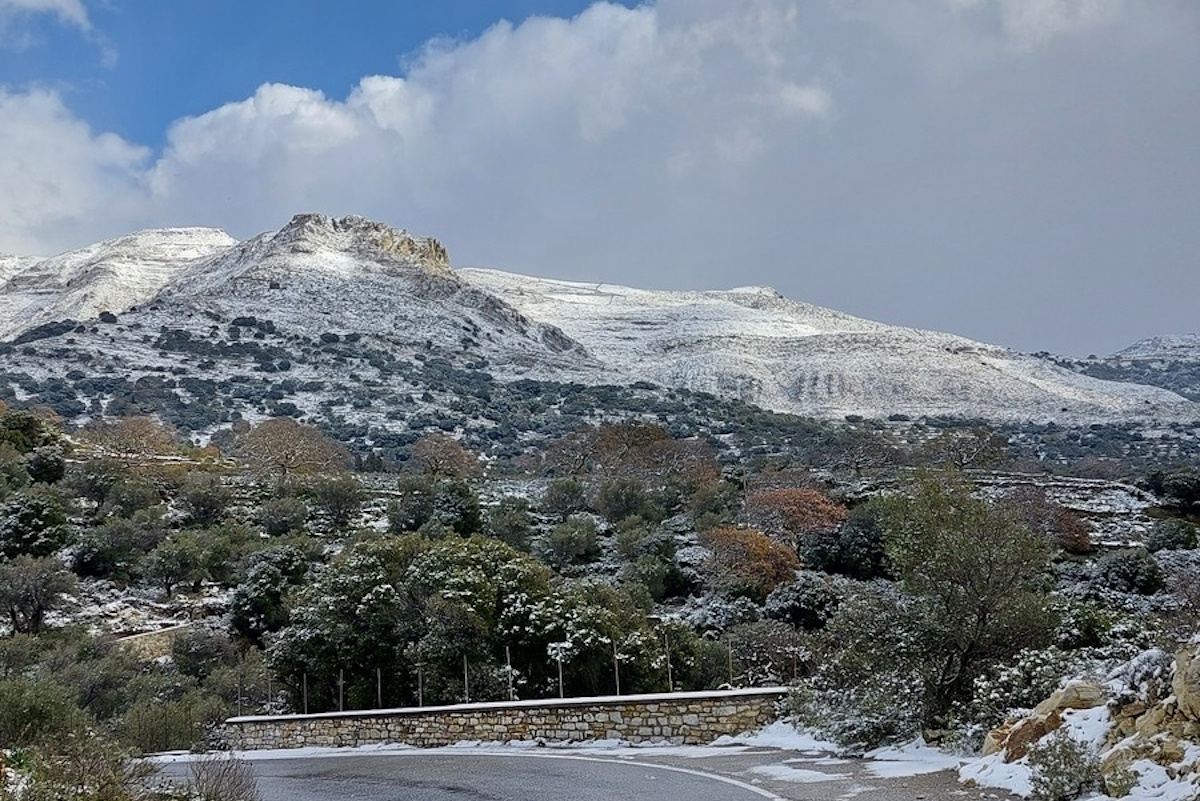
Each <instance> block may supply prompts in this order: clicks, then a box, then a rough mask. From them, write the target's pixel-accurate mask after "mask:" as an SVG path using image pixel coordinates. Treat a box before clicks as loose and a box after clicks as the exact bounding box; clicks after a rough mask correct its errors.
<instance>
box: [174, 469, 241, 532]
mask: <svg viewBox="0 0 1200 801" xmlns="http://www.w3.org/2000/svg"><path fill="white" fill-rule="evenodd" d="M232 501H233V493H232V492H231V491H230V490H229V488H228V487H226V486H225V484H224V483H223V482H222V481H221V477H220V476H215V475H213V474H211V473H198V472H197V473H189V474H188V476H187V478H185V479H184V480H183V486H182V487H180V489H179V503H180V505H181V506H182V507H183V510H184V512H185V513H186V514H187V516H188V522H189V523H191V524H192V525H194V526H211V525H213V524H215V523H217V522H218V521H219V520H220V519H221V518H222V517H223V516H224V515H225V508H226V507H227V506H229V504H230V503H231V502H232Z"/></svg>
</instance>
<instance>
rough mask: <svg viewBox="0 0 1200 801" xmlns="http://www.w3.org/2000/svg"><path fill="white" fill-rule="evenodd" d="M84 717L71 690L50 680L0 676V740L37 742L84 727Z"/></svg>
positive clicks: (14, 744)
mask: <svg viewBox="0 0 1200 801" xmlns="http://www.w3.org/2000/svg"><path fill="white" fill-rule="evenodd" d="M86 720H87V717H86V715H85V714H84V713H83V711H82V710H80V709H79V707H78V706H76V704H75V699H74V698H73V697H72V694H71V691H70V690H69V689H68V688H66V687H64V686H62V685H61V684H58V683H57V682H54V681H51V680H49V679H41V678H25V677H19V676H13V677H10V678H6V679H0V743H3V744H4V746H5V747H7V748H14V747H18V746H25V745H36V744H38V743H45V742H49V741H51V740H55V739H58V738H61V737H64V736H66V735H68V734H71V733H72V732H76V731H80V730H82V729H83V728H84V725H85V723H86Z"/></svg>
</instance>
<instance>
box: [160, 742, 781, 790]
mask: <svg viewBox="0 0 1200 801" xmlns="http://www.w3.org/2000/svg"><path fill="white" fill-rule="evenodd" d="M252 764H253V766H254V770H255V773H256V774H257V776H258V788H259V792H260V795H261V796H262V799H263V801H563V799H569V801H651V800H652V799H663V800H664V801H670V799H684V801H762V799H763V798H772V799H778V798H779V797H778V796H776V795H774V794H772V793H771V792H769V791H766V790H762V789H758V788H754V787H751V786H750V785H749V784H746V783H743V782H740V781H738V780H736V779H732V778H728V777H722V776H715V775H707V774H703V773H701V772H699V771H697V770H693V769H688V768H681V767H672V766H662V765H648V764H644V763H631V762H624V761H617V760H610V759H605V758H593V757H570V756H534V755H524V754H514V755H511V756H510V755H488V754H461V753H459V754H429V753H419V752H418V753H411V754H408V753H404V754H395V755H386V756H385V755H375V756H346V757H336V758H330V757H324V758H312V759H271V760H263V761H255V762H252ZM188 770H189V767H188V765H187V764H185V763H174V764H168V765H164V766H163V773H164V774H165V775H167V776H170V777H173V778H186V777H187V776H188Z"/></svg>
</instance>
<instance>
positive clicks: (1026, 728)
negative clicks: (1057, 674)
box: [983, 681, 1108, 762]
mask: <svg viewBox="0 0 1200 801" xmlns="http://www.w3.org/2000/svg"><path fill="white" fill-rule="evenodd" d="M1107 702H1108V691H1107V690H1106V689H1105V688H1104V687H1102V686H1101V685H1099V684H1097V683H1095V682H1090V681H1072V682H1070V683H1068V684H1067V686H1065V687H1063V688H1062V689H1061V690H1058V691H1056V692H1055V693H1054V694H1053V695H1051V696H1050V697H1049V698H1047V699H1046V700H1045V701H1042V702H1041V703H1040V704H1038V705H1037V706H1036V707H1034V709H1033V712H1031V713H1030V715H1029V716H1028V717H1025V718H1021V719H1018V720H1007V721H1005V722H1004V723H1003V724H1001V725H1000V726H999V727H997V728H996V729H993V730H992V731H990V732H988V735H987V737H985V738H984V743H983V755H984V756H989V755H991V754H996V753H1000V752H1003V753H1004V761H1005V762H1012V761H1014V760H1017V759H1020V758H1021V757H1023V756H1025V754H1027V753H1028V752H1029V746H1030V745H1032V744H1033V743H1035V742H1037V741H1038V740H1040V739H1041V738H1042V737H1044V736H1046V735H1047V734H1049V733H1050V732H1052V731H1054V730H1055V729H1058V728H1059V727H1060V726H1062V716H1063V712H1065V711H1066V710H1068V709H1092V708H1094V707H1097V706H1100V705H1102V704H1105V703H1107Z"/></svg>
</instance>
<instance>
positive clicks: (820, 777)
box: [750, 765, 850, 784]
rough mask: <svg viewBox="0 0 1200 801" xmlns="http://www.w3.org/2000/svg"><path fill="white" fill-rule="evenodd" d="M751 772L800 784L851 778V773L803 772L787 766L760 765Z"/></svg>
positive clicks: (751, 769)
mask: <svg viewBox="0 0 1200 801" xmlns="http://www.w3.org/2000/svg"><path fill="white" fill-rule="evenodd" d="M750 772H751V773H757V774H759V775H760V776H766V777H767V778H768V779H775V780H777V781H782V782H796V783H798V784H816V783H818V782H835V781H839V780H841V779H849V778H850V774H849V773H822V772H821V771H819V770H802V769H800V768H792V767H788V766H787V765H758V766H757V767H753V768H750Z"/></svg>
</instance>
